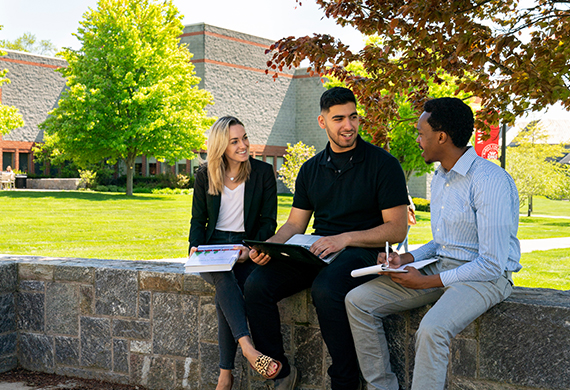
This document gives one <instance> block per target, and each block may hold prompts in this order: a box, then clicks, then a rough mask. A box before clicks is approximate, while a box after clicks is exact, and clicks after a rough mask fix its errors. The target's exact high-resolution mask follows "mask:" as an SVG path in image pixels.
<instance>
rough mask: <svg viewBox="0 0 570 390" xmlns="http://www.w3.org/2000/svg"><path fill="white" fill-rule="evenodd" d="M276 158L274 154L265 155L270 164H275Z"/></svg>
mask: <svg viewBox="0 0 570 390" xmlns="http://www.w3.org/2000/svg"><path fill="white" fill-rule="evenodd" d="M274 160H275V157H273V156H265V162H266V163H268V164H271V165H273V166H275V162H274Z"/></svg>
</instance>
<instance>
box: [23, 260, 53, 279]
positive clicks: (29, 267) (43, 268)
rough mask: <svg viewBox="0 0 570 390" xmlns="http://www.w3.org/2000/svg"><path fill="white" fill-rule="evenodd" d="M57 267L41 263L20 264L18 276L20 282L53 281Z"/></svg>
mask: <svg viewBox="0 0 570 390" xmlns="http://www.w3.org/2000/svg"><path fill="white" fill-rule="evenodd" d="M54 269H55V265H53V264H41V263H19V264H18V276H19V277H20V280H25V279H32V280H49V281H51V280H53V272H54Z"/></svg>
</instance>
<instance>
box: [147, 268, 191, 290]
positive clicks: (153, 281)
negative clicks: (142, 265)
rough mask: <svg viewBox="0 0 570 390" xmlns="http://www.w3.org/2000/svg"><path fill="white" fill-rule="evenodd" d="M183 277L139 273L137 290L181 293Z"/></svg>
mask: <svg viewBox="0 0 570 390" xmlns="http://www.w3.org/2000/svg"><path fill="white" fill-rule="evenodd" d="M182 284H183V275H182V274H174V273H164V272H154V271H141V272H140V281H139V288H140V289H141V290H152V291H182Z"/></svg>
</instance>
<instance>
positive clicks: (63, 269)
mask: <svg viewBox="0 0 570 390" xmlns="http://www.w3.org/2000/svg"><path fill="white" fill-rule="evenodd" d="M93 274H94V271H93V268H92V267H83V266H68V265H59V266H57V267H55V270H54V279H55V280H60V281H65V282H79V283H90V284H92V283H93Z"/></svg>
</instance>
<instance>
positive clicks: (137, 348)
mask: <svg viewBox="0 0 570 390" xmlns="http://www.w3.org/2000/svg"><path fill="white" fill-rule="evenodd" d="M131 352H134V353H144V354H147V355H148V354H150V353H151V352H152V343H151V342H150V341H140V340H132V341H131Z"/></svg>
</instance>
